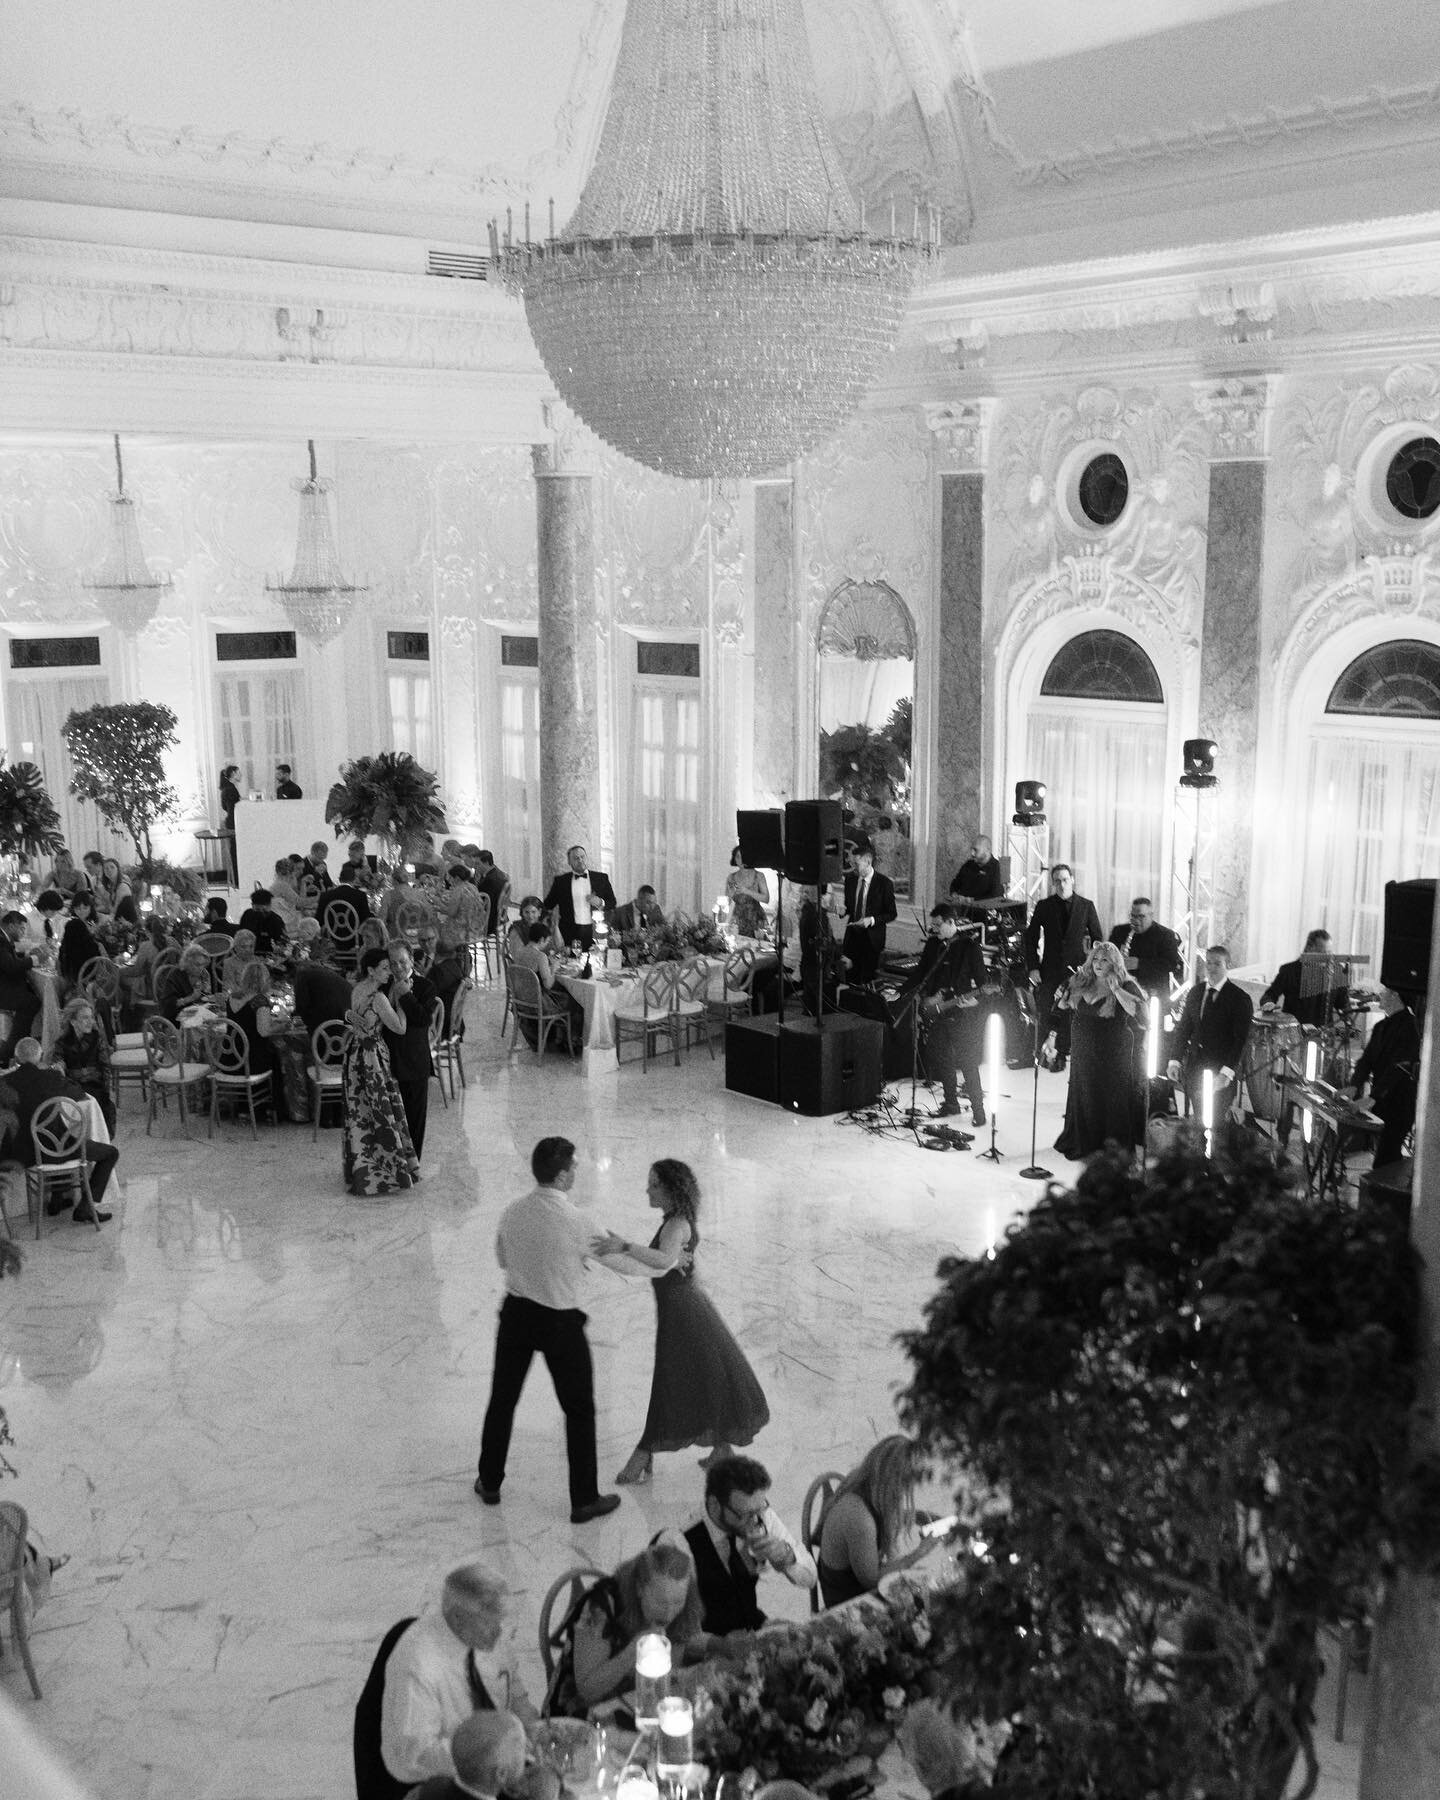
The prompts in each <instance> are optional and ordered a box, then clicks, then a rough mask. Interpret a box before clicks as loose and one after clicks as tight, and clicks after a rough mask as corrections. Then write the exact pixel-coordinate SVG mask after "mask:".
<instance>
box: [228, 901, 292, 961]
mask: <svg viewBox="0 0 1440 1800" xmlns="http://www.w3.org/2000/svg"><path fill="white" fill-rule="evenodd" d="M271 900H272V895H271V893H270V890H269V888H256V890H255V892H254V893H253V894H252V895H251V896H250V904H249V905H248V906H247V907H246V908H245V910H244V912H243V913H241V915H240V930H241V931H252V932H254V934H255V952H256V954H257V955H258V956H268V955H269V954H270V952H271V951H272V950H273V949H274V948H275V946H276V945H277V944H283V943H285V941H286V940H287V938H288V937H289V935H290V934H289V932H287V931H286V929H285V921H284V920H283V919H281V918H280V917H279V916H278V914H277V913H276V912H275V909H274V907H273V906H272V905H271ZM237 935H238V933H237Z"/></svg>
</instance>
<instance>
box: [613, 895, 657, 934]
mask: <svg viewBox="0 0 1440 1800" xmlns="http://www.w3.org/2000/svg"><path fill="white" fill-rule="evenodd" d="M644 923H645V925H647V926H649V925H663V924H664V923H665V914H664V911H663V909H662V908H661V905H660V902H659V901H658V900H654V901H652V902H651V904H650V911H649V913H648V914H647V915H646V917H645V920H644ZM640 928H641V920H640V919H639V918H638V917H637V916H636V912H635V902H634V901H633V900H627V901H626V902H625V903H624V905H623V906H617V907H616V908H615V911H614V912H613V913H612V914H611V915H610V929H611V930H612V931H639V930H640Z"/></svg>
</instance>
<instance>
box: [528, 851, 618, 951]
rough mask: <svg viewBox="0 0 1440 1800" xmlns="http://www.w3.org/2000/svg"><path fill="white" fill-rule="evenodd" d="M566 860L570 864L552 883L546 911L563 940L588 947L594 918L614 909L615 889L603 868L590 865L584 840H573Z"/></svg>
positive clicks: (593, 935)
mask: <svg viewBox="0 0 1440 1800" xmlns="http://www.w3.org/2000/svg"><path fill="white" fill-rule="evenodd" d="M565 860H566V861H567V862H568V863H569V865H570V867H569V868H568V869H567V870H566V871H565V873H564V874H563V875H557V876H556V877H555V879H554V880H553V881H552V882H551V883H550V891H549V893H547V894H546V896H545V911H546V912H547V913H549V914H550V916H551V917H552V918H553V919H554V921H555V924H556V926H557V927H558V929H559V932H560V941H561V943H562V944H579V945H580V946H581V947H582V948H583V949H586V950H588V949H589V948H590V946H591V945H592V944H593V943H594V941H595V920H596V919H597V918H598V917H600V916H601V915H602V914H604V913H613V912H614V910H615V890H614V888H613V887H611V885H610V877H609V876H608V875H606V874H605V873H604V871H603V870H601V869H592V868H591V867H590V859H589V856H588V855H587V853H586V850H585V846H584V845H583V844H572V845H571V846H570V848H569V850H568V851H567V852H566V853H565Z"/></svg>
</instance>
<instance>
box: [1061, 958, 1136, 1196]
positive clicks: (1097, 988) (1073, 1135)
mask: <svg viewBox="0 0 1440 1800" xmlns="http://www.w3.org/2000/svg"><path fill="white" fill-rule="evenodd" d="M1059 1004H1060V1005H1061V1006H1064V1007H1068V1008H1069V1009H1070V1018H1071V1036H1070V1090H1069V1093H1068V1094H1067V1095H1066V1098H1065V1126H1064V1129H1063V1130H1062V1131H1061V1133H1060V1135H1059V1137H1058V1138H1056V1140H1055V1148H1056V1149H1057V1150H1058V1151H1059V1152H1060V1154H1061V1155H1062V1156H1064V1157H1068V1158H1069V1159H1070V1161H1071V1162H1078V1161H1079V1160H1080V1159H1081V1158H1082V1157H1085V1156H1091V1155H1093V1154H1094V1152H1095V1151H1097V1150H1103V1149H1104V1147H1105V1145H1106V1144H1107V1143H1110V1142H1111V1141H1113V1142H1115V1143H1117V1144H1120V1145H1122V1146H1123V1147H1124V1148H1126V1149H1129V1150H1133V1149H1134V1148H1135V1146H1136V1144H1137V1143H1138V1142H1139V1136H1140V1132H1141V1131H1142V1130H1143V1129H1144V1122H1145V1108H1144V1091H1145V1090H1144V1075H1145V1070H1144V1065H1143V1063H1142V1062H1141V1061H1140V1057H1141V1055H1142V1048H1141V1046H1142V1044H1143V1039H1144V1030H1145V993H1144V990H1143V989H1142V988H1140V987H1139V986H1138V985H1137V984H1136V983H1135V982H1134V981H1133V980H1131V978H1130V977H1129V976H1128V975H1127V974H1126V973H1125V959H1124V958H1123V957H1122V956H1121V954H1120V951H1119V948H1118V946H1117V945H1115V944H1096V945H1095V947H1094V948H1093V949H1092V950H1091V952H1090V954H1089V956H1088V957H1086V959H1085V963H1084V966H1083V967H1082V968H1080V969H1077V970H1076V972H1075V973H1074V974H1073V975H1072V976H1071V977H1070V981H1069V985H1068V986H1067V987H1066V989H1065V994H1064V997H1063V999H1061V1000H1060V1001H1059Z"/></svg>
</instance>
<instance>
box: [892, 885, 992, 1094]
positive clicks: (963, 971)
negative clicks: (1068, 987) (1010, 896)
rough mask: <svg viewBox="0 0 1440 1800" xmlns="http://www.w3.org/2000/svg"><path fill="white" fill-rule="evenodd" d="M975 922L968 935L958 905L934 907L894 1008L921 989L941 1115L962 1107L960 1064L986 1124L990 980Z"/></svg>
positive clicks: (928, 1063) (929, 1069) (928, 1059)
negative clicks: (983, 1075) (984, 1066)
mask: <svg viewBox="0 0 1440 1800" xmlns="http://www.w3.org/2000/svg"><path fill="white" fill-rule="evenodd" d="M978 929H979V927H978V926H973V925H972V926H971V927H969V929H968V930H967V931H966V932H964V933H963V934H962V933H961V931H960V927H959V925H958V923H957V921H956V918H955V909H954V907H953V906H948V905H946V904H945V903H944V902H942V903H941V904H940V905H939V906H932V907H931V908H930V935H929V936H928V937H927V938H926V940H925V945H924V948H923V949H922V950H921V952H920V962H919V966H918V967H917V968H916V970H915V973H914V974H913V975H912V976H911V977H910V979H909V980H908V981H907V982H906V983H905V985H904V987H903V988H901V990H900V992H899V993H898V994H897V995H896V996H895V999H894V1001H893V1002H892V1010H893V1009H898V1008H902V1007H904V1006H906V1005H907V1004H908V1003H909V1002H910V1001H911V1000H912V999H914V998H915V996H916V995H917V994H918V995H920V996H921V999H920V1026H921V1029H922V1030H923V1031H924V1034H925V1072H926V1074H927V1075H929V1076H931V1077H932V1078H933V1077H935V1076H937V1075H938V1076H939V1078H940V1085H941V1087H942V1088H943V1090H944V1093H945V1103H944V1105H943V1106H941V1107H940V1109H939V1113H938V1115H937V1116H939V1117H941V1118H949V1117H953V1116H954V1114H956V1113H958V1112H959V1110H960V1094H959V1088H958V1084H957V1083H956V1080H955V1071H956V1070H957V1069H958V1070H959V1071H960V1073H961V1074H962V1075H963V1076H964V1077H965V1098H966V1099H967V1100H968V1101H969V1102H970V1111H971V1114H972V1116H973V1117H974V1120H975V1123H976V1125H983V1124H984V1123H985V1090H984V1088H983V1086H982V1085H981V1080H980V1055H981V1048H982V1042H983V1034H982V1027H983V1016H984V1015H983V1014H982V1013H981V1011H980V989H981V988H982V987H983V986H984V985H985V959H984V957H983V956H982V955H981V953H980V940H979V939H978V937H976V936H975V935H974V934H975V932H976V931H977V930H978Z"/></svg>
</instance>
